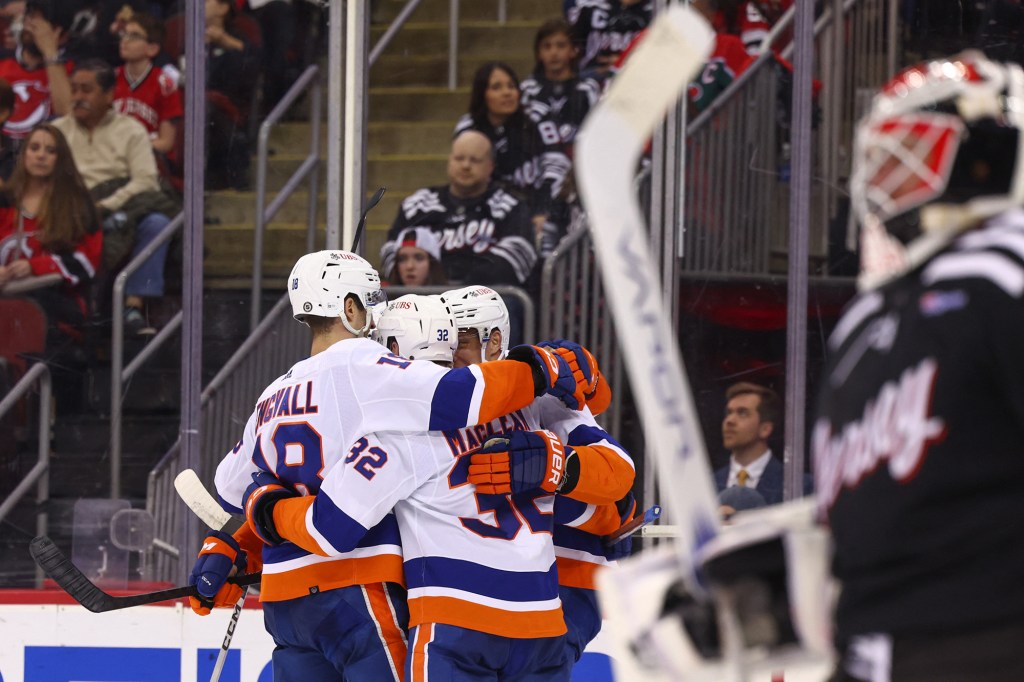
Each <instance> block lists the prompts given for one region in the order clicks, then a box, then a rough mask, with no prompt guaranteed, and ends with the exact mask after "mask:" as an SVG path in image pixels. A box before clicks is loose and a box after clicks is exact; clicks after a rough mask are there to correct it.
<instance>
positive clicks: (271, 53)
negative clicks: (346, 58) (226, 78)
mask: <svg viewBox="0 0 1024 682" xmlns="http://www.w3.org/2000/svg"><path fill="white" fill-rule="evenodd" d="M248 3H249V8H250V9H251V10H252V13H253V16H255V17H256V20H257V21H259V24H260V33H262V34H263V110H264V111H266V112H268V113H269V112H270V110H271V109H273V108H274V106H275V105H276V104H277V103H278V102H279V101H281V98H282V97H284V94H285V93H286V92H288V87H289V86H290V85H291V83H292V81H293V80H295V79H294V76H291V77H290V76H289V74H290V73H291V74H294V72H295V63H296V62H297V59H296V57H295V54H294V52H293V49H294V47H295V8H294V7H293V6H292V3H291V0H248Z"/></svg>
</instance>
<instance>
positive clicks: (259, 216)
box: [249, 64, 322, 331]
mask: <svg viewBox="0 0 1024 682" xmlns="http://www.w3.org/2000/svg"><path fill="white" fill-rule="evenodd" d="M319 74H320V67H318V66H317V65H316V64H312V65H310V66H308V67H306V70H305V71H303V72H302V75H301V76H299V78H298V79H297V80H296V81H295V82H294V83H292V85H291V87H290V88H288V92H286V93H285V94H284V96H283V97H282V98H281V101H279V102H278V103H277V105H276V106H275V107H274V108H273V109H271V111H270V113H269V114H267V117H266V119H264V121H263V123H261V124H260V131H259V142H258V144H257V152H256V225H255V229H254V230H253V247H252V290H251V296H252V301H251V306H250V308H249V330H250V331H253V330H255V329H256V327H257V326H258V325H259V323H260V316H261V315H260V313H261V310H260V296H261V293H262V290H263V238H264V236H265V233H266V226H267V223H269V222H270V221H271V220H273V218H274V216H275V215H277V212H278V211H280V210H281V207H282V206H284V203H285V202H286V201H287V200H288V198H289V197H290V196H291V195H292V194H293V193H294V192H295V190H296V189H298V186H299V184H301V183H302V181H303V180H305V179H306V178H307V177H308V178H309V185H308V192H309V206H308V212H307V216H306V251H312V250H313V242H314V239H315V236H316V209H317V200H318V196H317V192H318V191H319V178H320V121H321V111H320V110H321V108H322V107H321V105H320V101H321V85H320V78H319ZM306 90H310V92H311V94H310V97H311V100H310V101H311V105H310V124H312V126H313V129H312V134H311V135H310V141H309V153H308V154H307V155H306V158H305V159H304V160H303V162H302V164H300V165H299V167H298V168H297V169H295V172H293V173H292V174H291V176H290V177H289V178H288V180H287V182H285V183H284V185H283V186H282V187H281V189H279V190H278V191H277V194H276V195H275V196H274V199H273V200H272V201H271V202H270V204H269V205H268V204H266V201H267V158H268V156H269V154H270V152H269V142H270V130H271V128H273V127H274V125H276V124H277V123H278V122H279V121H280V120H281V119H282V118H283V117H284V115H285V114H286V113H287V112H288V110H289V109H290V108H291V106H292V105H293V104H295V101H296V100H297V99H298V98H299V97H300V96H301V95H302V94H303V93H304V92H305V91H306Z"/></svg>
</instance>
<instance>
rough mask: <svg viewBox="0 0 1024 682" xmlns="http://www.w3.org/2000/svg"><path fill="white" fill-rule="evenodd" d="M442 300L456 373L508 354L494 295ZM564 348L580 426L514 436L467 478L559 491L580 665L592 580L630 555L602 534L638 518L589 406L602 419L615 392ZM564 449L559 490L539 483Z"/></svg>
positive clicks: (564, 596) (565, 574)
mask: <svg viewBox="0 0 1024 682" xmlns="http://www.w3.org/2000/svg"><path fill="white" fill-rule="evenodd" d="M442 298H443V299H444V301H445V302H446V303H447V304H448V305H449V306H450V307H451V308H452V311H453V312H454V313H455V319H456V322H457V324H458V326H459V348H458V350H457V351H456V362H455V366H456V367H461V366H467V365H472V364H478V363H481V362H488V361H493V360H499V359H501V358H503V357H504V356H505V353H507V352H508V338H509V315H508V309H507V308H506V307H505V303H504V301H503V300H502V298H501V296H500V295H499V294H498V293H497V292H495V291H494V290H493V289H490V288H488V287H483V286H469V287H464V288H462V289H455V290H451V291H447V292H445V293H444V294H443V295H442ZM546 343H547V342H543V343H542V345H544V344H546ZM562 343H564V345H565V347H564V348H557V347H553V349H554V350H555V351H556V352H559V353H561V354H562V355H563V357H566V358H567V359H568V361H569V362H570V364H571V366H572V367H573V369H574V370H575V371H579V372H580V373H581V374H585V375H586V377H587V385H588V391H587V407H588V409H587V410H586V411H584V413H582V414H573V415H571V416H569V418H570V420H571V421H573V422H575V423H574V425H573V426H572V428H571V429H569V434H568V436H567V437H566V438H564V439H562V440H561V441H557V442H556V441H554V440H553V439H551V438H550V437H544V436H542V435H539V434H533V433H527V432H524V433H518V434H514V435H512V436H510V438H509V443H508V445H507V446H505V447H506V449H505V450H502V449H501V448H500V447H498V446H493V447H491V448H484V450H483V452H486V453H489V454H477V455H473V457H472V460H471V462H472V464H471V467H470V475H469V480H470V482H472V483H474V484H476V486H477V489H478V490H480V491H488V492H502V493H519V492H522V491H530V490H536V489H543V490H546V491H548V492H553V491H555V490H557V491H558V493H559V494H558V497H557V498H556V501H555V530H554V542H555V554H556V556H557V563H558V582H559V589H558V592H559V596H560V598H561V600H562V610H563V612H564V614H565V621H566V627H567V634H566V648H567V651H568V655H569V657H570V659H571V660H573V661H577V660H579V658H580V657H581V656H582V655H583V650H584V649H586V647H587V644H588V643H589V642H590V641H591V640H592V639H593V638H594V637H596V636H597V633H598V632H599V631H600V630H601V612H600V609H599V608H598V604H597V594H596V591H595V588H596V586H595V583H594V579H595V575H596V573H597V571H599V570H600V569H601V568H602V567H603V566H607V565H608V564H609V563H611V562H612V561H614V560H615V559H617V558H621V557H622V556H626V555H628V554H629V552H630V550H631V541H630V540H628V539H627V540H625V541H623V542H621V543H619V544H617V545H616V546H615V547H614V548H612V549H608V548H606V547H605V546H604V536H605V535H608V534H610V533H612V532H614V531H615V530H617V529H618V527H619V526H620V525H621V524H623V523H626V522H627V521H629V520H631V519H632V517H633V513H634V511H635V507H636V503H635V500H634V499H633V495H632V493H630V488H631V487H632V484H633V479H634V474H635V472H634V470H633V465H632V461H631V460H629V458H628V456H626V455H625V451H624V450H623V449H622V447H621V446H620V445H619V444H618V443H617V442H615V440H614V439H613V438H612V437H611V436H610V435H609V434H608V433H606V432H605V431H604V430H603V429H601V428H600V427H599V426H598V425H597V423H596V422H595V421H594V420H593V417H592V416H591V412H592V409H591V406H593V410H597V412H598V413H599V412H601V411H603V410H604V409H605V408H606V407H607V406H608V403H609V402H610V400H611V391H610V389H609V387H608V385H607V382H606V381H605V380H604V378H603V377H602V376H601V375H600V372H599V370H598V368H597V362H596V360H595V359H594V358H593V356H592V355H591V354H590V353H589V352H588V351H587V350H586V349H583V348H581V347H580V346H578V345H576V344H573V343H569V342H562ZM545 402H547V403H550V401H537V403H535V405H534V406H531V408H530V409H529V411H534V410H536V409H537V408H536V406H537V405H540V404H543V403H545ZM562 407H563V406H561V405H550V404H549V405H548V409H547V410H542V411H541V412H540V413H539V420H540V426H541V427H547V425H548V424H547V419H550V418H553V417H559V416H560V415H562V416H564V412H565V410H563V409H562ZM563 444H564V445H563ZM560 449H561V451H563V452H565V453H567V454H568V456H567V460H568V461H567V462H566V463H565V466H564V470H563V472H562V473H561V474H560V475H561V476H562V478H563V479H565V480H563V481H562V482H561V484H560V485H559V486H555V485H554V484H552V483H550V482H545V481H542V480H541V478H542V477H544V476H545V474H546V473H548V472H549V471H550V467H549V463H548V461H547V460H548V457H549V454H550V455H553V454H555V453H556V452H558V451H559V450H560Z"/></svg>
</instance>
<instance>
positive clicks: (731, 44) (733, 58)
mask: <svg viewBox="0 0 1024 682" xmlns="http://www.w3.org/2000/svg"><path fill="white" fill-rule="evenodd" d="M723 4H724V3H723V2H721V1H720V0H694V2H693V3H692V5H693V8H694V9H696V10H697V11H698V12H700V13H701V14H703V15H704V17H705V18H706V19H707V20H708V21H709V22H710V23H711V25H712V26H716V27H717V26H718V23H719V22H718V21H717V18H718V17H720V16H721V15H722V10H721V6H722V5H723ZM759 44H760V43H759ZM631 47H632V46H631ZM753 62H754V58H753V57H751V56H750V54H749V53H748V52H747V51H746V49H745V48H744V45H743V41H741V40H740V39H739V38H738V37H736V36H735V35H732V34H730V33H723V32H722V31H721V30H716V32H715V47H714V50H713V51H712V52H711V56H710V57H708V61H707V63H706V64H705V65H704V68H703V69H701V72H700V75H698V76H697V80H695V81H693V82H692V83H690V85H689V86H688V87H687V91H686V94H687V98H688V99H689V102H690V114H691V116H692V115H694V114H698V113H700V112H702V111H704V110H705V109H707V107H708V105H709V104H711V102H713V101H714V99H715V98H716V97H718V96H719V95H720V94H721V93H722V92H724V91H725V89H726V88H728V87H729V85H730V84H732V82H733V81H734V80H736V77H737V76H739V75H740V74H741V73H743V72H744V71H746V70H747V67H749V66H750V65H751V64H752V63H753Z"/></svg>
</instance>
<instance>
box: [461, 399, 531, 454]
mask: <svg viewBox="0 0 1024 682" xmlns="http://www.w3.org/2000/svg"><path fill="white" fill-rule="evenodd" d="M531 430H532V429H531V427H530V425H529V424H528V423H527V421H526V417H524V416H523V413H522V411H520V410H516V411H515V412H512V413H509V414H506V415H504V416H502V417H498V418H497V419H495V420H494V421H490V422H487V423H486V424H477V425H476V426H470V427H467V428H465V429H459V430H457V431H454V430H453V431H445V432H444V438H445V440H446V441H447V442H448V447H449V448H451V451H452V454H453V455H454V456H455V457H456V458H458V457H461V456H462V455H465V454H467V453H470V452H475V451H477V450H479V449H480V448H482V447H483V445H484V443H486V442H487V441H488V439H490V438H494V437H495V436H500V435H502V434H504V433H510V432H512V431H531Z"/></svg>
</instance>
